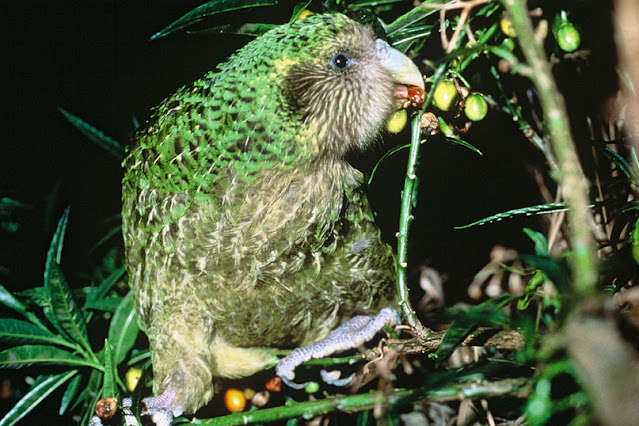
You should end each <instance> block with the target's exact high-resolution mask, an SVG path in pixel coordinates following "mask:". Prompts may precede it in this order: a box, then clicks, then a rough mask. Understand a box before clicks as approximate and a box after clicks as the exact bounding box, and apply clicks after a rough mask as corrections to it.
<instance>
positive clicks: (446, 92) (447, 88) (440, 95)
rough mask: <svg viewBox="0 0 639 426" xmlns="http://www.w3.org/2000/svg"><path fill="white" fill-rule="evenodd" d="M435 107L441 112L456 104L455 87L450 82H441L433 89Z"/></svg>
mask: <svg viewBox="0 0 639 426" xmlns="http://www.w3.org/2000/svg"><path fill="white" fill-rule="evenodd" d="M433 101H434V102H435V106H436V107H437V108H439V109H441V110H442V111H448V110H450V109H451V108H452V107H453V106H455V104H456V103H457V87H456V86H455V83H453V82H452V81H450V80H443V81H441V82H440V83H439V84H438V85H437V88H436V89H435V94H434V96H433Z"/></svg>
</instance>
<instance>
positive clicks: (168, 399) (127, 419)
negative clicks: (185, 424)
mask: <svg viewBox="0 0 639 426" xmlns="http://www.w3.org/2000/svg"><path fill="white" fill-rule="evenodd" d="M142 402H143V403H144V406H145V407H146V409H143V411H142V413H140V415H141V416H149V417H150V418H151V421H152V422H153V423H154V424H155V425H156V426H170V424H171V422H172V421H173V419H175V418H176V417H178V416H180V414H182V410H181V409H180V408H179V407H176V406H175V390H174V389H173V388H172V387H171V386H169V387H167V388H166V390H165V391H164V392H163V393H162V394H161V395H158V396H152V397H149V398H144V399H143V400H142ZM131 405H132V401H131V398H124V399H123V400H122V410H123V412H124V424H125V425H126V426H140V425H139V423H138V420H137V418H136V417H135V415H134V414H133V412H132V411H131Z"/></svg>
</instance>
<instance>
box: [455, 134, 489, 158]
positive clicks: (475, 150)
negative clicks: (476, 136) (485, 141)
mask: <svg viewBox="0 0 639 426" xmlns="http://www.w3.org/2000/svg"><path fill="white" fill-rule="evenodd" d="M446 141H447V142H452V143H456V144H457V145H461V146H464V147H466V148H468V149H470V150H471V151H474V152H476V153H477V154H479V155H484V154H483V153H482V152H481V151H480V150H478V149H477V148H475V147H474V146H472V145H471V144H469V143H468V142H466V141H465V140H463V139H460V138H458V137H456V136H446Z"/></svg>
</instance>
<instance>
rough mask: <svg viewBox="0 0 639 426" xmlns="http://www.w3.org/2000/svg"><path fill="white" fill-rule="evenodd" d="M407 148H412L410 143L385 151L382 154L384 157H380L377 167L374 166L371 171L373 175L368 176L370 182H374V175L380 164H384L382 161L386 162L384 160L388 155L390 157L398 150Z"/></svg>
mask: <svg viewBox="0 0 639 426" xmlns="http://www.w3.org/2000/svg"><path fill="white" fill-rule="evenodd" d="M406 148H410V144H406V145H401V146H397V147H395V148H393V149H391V150H390V151H387V152H385V153H384V155H382V158H380V159H379V160H378V161H377V163H376V164H375V167H373V170H372V171H371V175H370V177H369V178H368V184H369V185H370V184H371V182H373V176H375V172H376V171H377V168H378V167H379V166H380V164H382V162H384V160H386V159H387V158H388V157H390V156H391V155H393V154H395V153H396V152H399V151H401V150H402V149H406Z"/></svg>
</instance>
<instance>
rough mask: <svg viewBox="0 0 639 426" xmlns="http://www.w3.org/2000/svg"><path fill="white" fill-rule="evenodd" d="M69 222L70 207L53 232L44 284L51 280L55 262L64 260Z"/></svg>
mask: <svg viewBox="0 0 639 426" xmlns="http://www.w3.org/2000/svg"><path fill="white" fill-rule="evenodd" d="M68 223H69V207H67V208H66V209H64V213H62V217H61V218H60V220H59V221H58V227H57V228H56V230H55V233H54V234H53V238H52V239H51V243H50V244H49V251H48V252H47V260H46V262H45V264H44V285H45V286H46V285H47V283H48V282H49V279H50V278H49V274H50V273H51V265H52V264H54V263H57V264H60V263H61V261H62V246H63V245H64V233H65V231H66V229H67V224H68Z"/></svg>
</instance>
